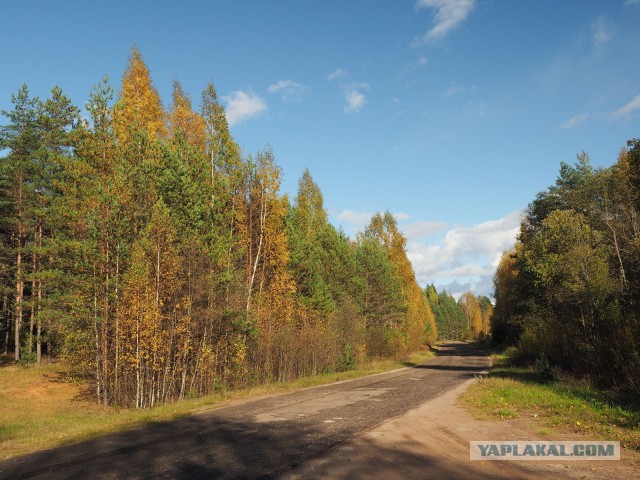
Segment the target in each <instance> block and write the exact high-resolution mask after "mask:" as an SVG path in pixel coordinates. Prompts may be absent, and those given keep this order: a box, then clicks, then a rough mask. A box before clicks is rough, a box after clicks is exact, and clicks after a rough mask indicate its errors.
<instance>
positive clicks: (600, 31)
mask: <svg viewBox="0 0 640 480" xmlns="http://www.w3.org/2000/svg"><path fill="white" fill-rule="evenodd" d="M591 33H592V39H593V44H594V45H595V46H596V47H601V46H602V45H604V44H605V43H607V42H608V41H609V40H611V37H612V36H613V26H612V24H611V23H610V22H608V21H607V20H606V19H605V18H604V17H598V18H597V19H596V21H595V22H593V24H592V25H591Z"/></svg>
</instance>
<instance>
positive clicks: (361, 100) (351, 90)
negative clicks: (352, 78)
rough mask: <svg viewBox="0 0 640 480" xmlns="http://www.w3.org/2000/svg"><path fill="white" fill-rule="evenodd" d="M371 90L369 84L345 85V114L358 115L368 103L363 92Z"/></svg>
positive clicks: (343, 88)
mask: <svg viewBox="0 0 640 480" xmlns="http://www.w3.org/2000/svg"><path fill="white" fill-rule="evenodd" d="M370 88H371V87H370V86H369V84H367V83H363V82H351V83H348V84H346V85H343V86H342V93H343V95H344V99H345V100H346V101H347V104H346V106H345V107H344V111H345V113H357V112H359V111H360V110H362V107H364V105H365V103H367V97H366V96H365V95H364V93H362V91H363V90H369V89H370Z"/></svg>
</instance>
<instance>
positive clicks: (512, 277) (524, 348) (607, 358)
mask: <svg viewBox="0 0 640 480" xmlns="http://www.w3.org/2000/svg"><path fill="white" fill-rule="evenodd" d="M639 145H640V144H639V142H638V141H637V140H631V141H630V142H629V143H628V145H627V148H626V149H623V151H622V152H621V153H620V156H619V158H618V162H617V163H616V164H614V165H613V166H612V167H610V168H606V169H595V168H593V167H592V166H591V164H590V162H589V157H588V156H587V155H586V154H584V153H583V154H581V155H579V156H578V160H577V162H576V163H575V164H574V165H568V164H565V163H563V164H562V165H561V168H560V174H559V176H558V179H557V180H556V183H555V185H553V186H551V187H549V189H548V190H547V191H544V192H541V193H539V194H538V196H537V197H536V199H535V200H534V201H533V202H532V203H531V204H530V205H529V208H528V210H527V213H526V216H525V219H524V221H523V223H522V227H521V233H520V236H519V240H518V243H517V244H516V246H515V249H514V250H513V251H512V252H507V253H505V255H504V256H503V258H502V261H501V262H500V266H499V267H498V270H497V272H496V276H495V288H496V307H495V312H494V315H493V317H492V331H493V335H494V339H495V340H496V341H498V342H504V343H507V344H516V345H518V349H519V353H520V356H521V357H522V358H524V359H529V360H531V359H534V358H536V357H537V356H540V355H545V356H546V357H547V358H548V359H550V360H551V361H552V362H553V363H555V364H557V365H559V366H561V367H563V368H565V369H567V370H569V371H572V372H575V373H577V374H579V375H585V376H588V377H590V378H592V379H593V380H594V381H596V382H597V383H600V384H603V385H607V386H615V387H621V388H629V389H633V390H635V391H640V377H639V376H638V372H640V363H638V358H640V357H639V352H640V351H639V347H638V344H639V343H638V342H639V340H640V323H639V322H638V320H637V309H638V295H637V292H638V291H640V290H639V289H638V287H639V286H640V285H639V284H638V278H640V277H639V272H640V263H639V262H638V259H640V255H639V253H640V250H639V246H640V242H639V239H640V236H639V230H638V222H637V218H638V212H639V211H640V210H638V209H639V207H640V203H638V198H640V196H639V195H640V194H639V190H638V186H639V185H640V183H639V182H637V181H636V180H637V178H636V177H638V178H640V177H639V176H638V174H637V171H638V168H640V146H639Z"/></svg>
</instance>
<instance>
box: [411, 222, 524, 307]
mask: <svg viewBox="0 0 640 480" xmlns="http://www.w3.org/2000/svg"><path fill="white" fill-rule="evenodd" d="M520 216H521V212H520V211H517V212H513V213H510V214H509V215H506V216H505V217H503V218H500V219H498V220H491V221H488V222H484V223H480V224H477V225H472V226H470V227H455V228H452V229H450V230H449V231H447V233H446V234H445V236H444V238H443V239H442V240H440V241H431V242H424V241H423V242H420V241H417V240H418V239H419V238H414V239H413V241H412V240H411V239H410V241H409V242H408V244H407V256H408V257H409V260H411V263H412V265H413V269H414V271H415V273H416V278H417V280H418V282H419V283H420V284H421V285H426V284H428V283H436V284H437V285H444V284H446V283H448V282H449V283H450V282H451V280H452V279H453V280H454V281H456V282H458V283H460V284H463V283H464V284H465V285H467V284H468V285H475V287H473V288H467V289H466V290H471V291H473V292H474V293H475V294H483V295H486V294H488V293H490V291H489V290H487V288H489V287H490V285H491V278H492V277H493V272H494V271H495V269H496V267H497V265H498V262H499V260H500V257H501V256H502V252H504V251H505V250H508V249H510V248H512V247H513V245H514V243H515V239H516V236H517V234H518V232H519V229H520ZM426 223H428V222H426ZM434 223H435V222H434ZM442 228H444V226H443V227H442ZM407 236H408V235H407ZM468 285H467V286H468ZM481 286H482V288H483V289H480V287H481ZM463 291H464V290H463ZM450 293H455V292H450ZM458 293H462V291H460V292H458Z"/></svg>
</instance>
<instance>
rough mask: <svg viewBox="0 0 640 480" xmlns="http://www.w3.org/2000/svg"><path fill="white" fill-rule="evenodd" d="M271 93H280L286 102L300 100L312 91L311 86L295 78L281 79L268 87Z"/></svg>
mask: <svg viewBox="0 0 640 480" xmlns="http://www.w3.org/2000/svg"><path fill="white" fill-rule="evenodd" d="M267 91H268V92H269V93H279V94H280V96H281V97H282V99H283V100H284V101H285V102H291V101H294V102H299V101H300V100H302V98H303V97H304V96H305V95H307V94H308V93H309V92H310V88H309V87H308V86H306V85H303V84H301V83H298V82H294V81H293V80H280V81H279V82H276V83H274V84H272V85H269V88H268V89H267Z"/></svg>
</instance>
